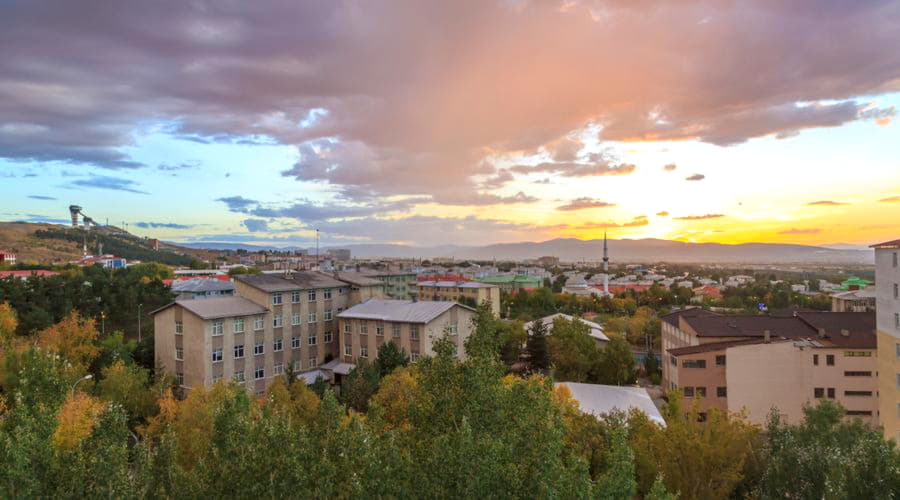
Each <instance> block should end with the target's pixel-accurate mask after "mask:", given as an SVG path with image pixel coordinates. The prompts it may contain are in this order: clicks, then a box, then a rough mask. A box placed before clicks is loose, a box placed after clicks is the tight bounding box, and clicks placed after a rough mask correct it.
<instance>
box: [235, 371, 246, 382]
mask: <svg viewBox="0 0 900 500" xmlns="http://www.w3.org/2000/svg"><path fill="white" fill-rule="evenodd" d="M234 381H235V382H237V383H239V384H240V383H242V382H243V381H244V370H238V371H236V372H234Z"/></svg>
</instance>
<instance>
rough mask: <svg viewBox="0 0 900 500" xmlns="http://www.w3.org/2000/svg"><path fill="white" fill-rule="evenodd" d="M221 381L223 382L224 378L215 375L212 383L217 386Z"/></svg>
mask: <svg viewBox="0 0 900 500" xmlns="http://www.w3.org/2000/svg"><path fill="white" fill-rule="evenodd" d="M221 380H222V376H221V375H213V378H212V383H214V384H217V383H219V382H220V381H221Z"/></svg>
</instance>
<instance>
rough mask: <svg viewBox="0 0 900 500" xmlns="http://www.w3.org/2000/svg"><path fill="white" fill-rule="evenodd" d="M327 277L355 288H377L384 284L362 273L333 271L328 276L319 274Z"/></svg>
mask: <svg viewBox="0 0 900 500" xmlns="http://www.w3.org/2000/svg"><path fill="white" fill-rule="evenodd" d="M319 274H322V275H324V276H327V277H331V278H333V279H338V280H341V281H346V282H347V283H350V284H351V285H356V286H378V285H384V282H383V281H381V280H378V279H375V278H373V277H372V275H367V274H363V273H357V272H348V271H335V272H334V273H333V274H331V275H330V276H329V275H328V274H325V273H319Z"/></svg>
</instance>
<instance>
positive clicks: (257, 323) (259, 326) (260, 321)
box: [253, 316, 263, 331]
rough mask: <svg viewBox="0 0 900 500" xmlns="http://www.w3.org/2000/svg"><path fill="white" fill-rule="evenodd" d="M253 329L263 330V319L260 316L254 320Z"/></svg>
mask: <svg viewBox="0 0 900 500" xmlns="http://www.w3.org/2000/svg"><path fill="white" fill-rule="evenodd" d="M253 329H254V330H257V331H258V330H262V329H263V317H262V316H258V317H256V318H254V319H253Z"/></svg>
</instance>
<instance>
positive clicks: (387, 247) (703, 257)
mask: <svg viewBox="0 0 900 500" xmlns="http://www.w3.org/2000/svg"><path fill="white" fill-rule="evenodd" d="M176 244H177V245H179V246H183V247H188V248H205V249H211V250H235V249H238V248H242V249H245V250H248V251H261V250H280V251H284V250H309V249H305V248H299V247H267V246H260V245H243V244H234V243H176ZM328 248H349V249H350V250H351V253H352V254H353V256H354V257H361V258H376V257H393V258H404V257H405V258H410V257H411V258H423V259H432V258H436V257H452V258H455V259H473V260H491V259H497V260H503V259H507V260H524V259H534V258H537V257H541V256H544V255H552V256H556V257H559V258H560V259H561V260H563V261H568V262H572V261H582V260H585V261H599V260H600V258H601V257H602V254H603V240H579V239H575V238H558V239H553V240H547V241H542V242H520V243H498V244H493V245H484V246H462V245H438V246H422V247H419V246H409V245H395V244H356V245H342V246H330V247H323V248H322V252H324V251H325V250H327V249H328ZM310 252H311V253H314V252H315V250H314V249H313V250H311V251H310ZM609 256H610V260H612V261H615V262H683V263H723V264H724V263H742V264H785V263H820V264H825V263H833V264H872V263H873V262H874V256H873V252H872V251H871V250H867V249H859V248H829V247H820V246H809V245H794V244H783V243H742V244H736V245H729V244H722V243H686V242H681V241H669V240H661V239H641V240H609Z"/></svg>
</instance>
